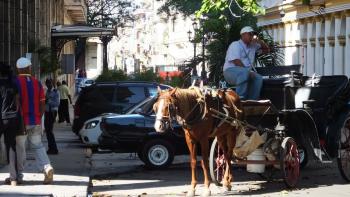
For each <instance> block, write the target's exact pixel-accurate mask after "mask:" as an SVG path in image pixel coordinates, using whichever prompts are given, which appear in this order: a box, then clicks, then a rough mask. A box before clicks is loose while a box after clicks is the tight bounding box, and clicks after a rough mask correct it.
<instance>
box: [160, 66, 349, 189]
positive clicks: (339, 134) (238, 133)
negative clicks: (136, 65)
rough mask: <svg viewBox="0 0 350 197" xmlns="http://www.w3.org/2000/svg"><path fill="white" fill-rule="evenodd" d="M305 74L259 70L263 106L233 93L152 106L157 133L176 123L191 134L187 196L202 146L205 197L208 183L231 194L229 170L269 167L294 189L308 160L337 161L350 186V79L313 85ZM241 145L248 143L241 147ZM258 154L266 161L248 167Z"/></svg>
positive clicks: (169, 94) (164, 96) (181, 97)
mask: <svg viewBox="0 0 350 197" xmlns="http://www.w3.org/2000/svg"><path fill="white" fill-rule="evenodd" d="M299 68H300V66H289V67H272V68H258V69H257V70H258V72H259V73H260V74H262V75H263V76H264V85H263V88H262V91H261V98H262V99H265V100H260V101H240V99H239V97H238V95H237V94H236V93H234V91H232V90H230V89H228V90H223V89H220V90H218V91H216V96H213V95H212V94H208V93H207V91H204V93H203V92H199V91H198V88H197V89H196V88H192V89H179V88H175V89H173V90H169V91H166V92H161V91H159V97H158V99H157V102H156V104H155V106H154V109H155V111H156V123H155V128H156V130H157V131H158V132H164V131H166V130H168V128H169V127H171V126H172V125H171V124H172V123H171V122H172V121H173V120H177V121H178V123H179V124H181V125H182V126H183V128H184V130H185V137H186V142H187V145H188V148H189V151H190V155H191V169H192V184H191V185H192V190H189V192H188V196H194V194H195V193H194V191H195V188H196V184H197V180H196V150H197V149H196V144H200V145H201V151H202V152H201V153H202V158H203V159H202V168H203V171H204V178H205V186H206V187H207V191H206V193H205V194H204V196H209V195H210V189H209V185H210V178H209V176H210V177H211V179H212V180H213V181H214V182H215V183H216V184H217V185H220V184H222V185H223V186H224V187H225V188H226V189H227V190H230V189H231V185H230V182H231V180H232V175H231V170H230V169H231V167H230V166H231V163H235V164H243V165H250V166H251V167H252V165H256V164H258V165H259V164H264V165H265V164H267V165H271V166H273V167H275V168H279V169H280V170H281V171H282V172H283V176H284V181H285V183H286V185H287V187H295V186H296V184H297V182H298V178H299V175H300V167H303V166H305V165H306V163H307V161H308V159H311V158H316V159H318V160H319V161H321V162H324V163H328V162H332V161H333V160H334V159H335V158H337V160H338V166H339V170H340V172H341V175H342V177H343V178H344V179H345V180H346V181H350V105H349V104H348V102H349V99H350V88H349V82H348V78H347V77H346V76H312V77H307V76H303V75H302V74H300V73H298V71H299ZM295 71H296V72H295ZM270 73H273V74H272V76H270V75H271V74H270ZM242 134H243V135H242ZM247 136H248V137H247ZM249 136H250V137H249ZM212 137H215V139H214V141H213V143H212V144H211V148H210V153H208V151H207V149H209V143H208V139H209V138H212ZM240 137H241V138H242V139H244V138H245V140H246V141H245V142H242V143H241V144H240V145H241V147H238V146H240V145H239V144H237V143H240V141H239V139H240ZM236 139H237V140H236ZM247 144H248V145H249V144H253V145H254V146H246V145H247ZM242 147H243V148H242ZM240 148H242V149H240ZM256 149H260V159H247V158H249V156H247V155H248V154H250V153H252V152H254V151H255V150H256ZM237 153H238V154H237ZM208 157H209V161H208V160H207V158H208ZM208 168H209V169H208ZM208 170H209V172H208ZM252 171H254V170H252Z"/></svg>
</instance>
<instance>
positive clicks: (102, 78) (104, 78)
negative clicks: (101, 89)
mask: <svg viewBox="0 0 350 197" xmlns="http://www.w3.org/2000/svg"><path fill="white" fill-rule="evenodd" d="M127 79H128V76H127V75H126V74H125V73H124V71H123V70H108V71H103V72H102V73H101V74H100V75H99V76H98V77H97V79H96V81H97V82H109V81H125V80H127Z"/></svg>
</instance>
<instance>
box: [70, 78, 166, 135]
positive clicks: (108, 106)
mask: <svg viewBox="0 0 350 197" xmlns="http://www.w3.org/2000/svg"><path fill="white" fill-rule="evenodd" d="M158 86H159V87H160V88H161V89H167V88H170V86H166V85H162V84H158V83H152V82H130V81H124V82H123V81H121V82H108V83H96V84H93V85H91V86H89V87H85V88H83V89H82V91H81V92H80V94H79V97H78V99H77V101H76V103H75V106H74V120H73V126H72V130H73V132H74V133H75V134H77V135H78V133H79V131H80V129H81V128H82V127H83V125H84V122H85V121H86V120H89V119H91V118H94V117H96V116H98V115H100V114H103V113H116V114H125V113H126V112H127V111H129V110H130V109H131V108H132V107H134V106H136V105H137V104H139V103H140V102H141V101H143V100H145V98H147V97H150V96H155V95H156V94H157V87H158Z"/></svg>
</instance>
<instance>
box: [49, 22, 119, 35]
mask: <svg viewBox="0 0 350 197" xmlns="http://www.w3.org/2000/svg"><path fill="white" fill-rule="evenodd" d="M114 34H115V29H112V28H99V27H91V26H80V25H72V26H71V25H58V26H54V27H52V28H51V36H52V37H53V38H88V37H101V36H113V35H114Z"/></svg>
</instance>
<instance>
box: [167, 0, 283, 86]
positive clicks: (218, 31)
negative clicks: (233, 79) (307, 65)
mask: <svg viewBox="0 0 350 197" xmlns="http://www.w3.org/2000/svg"><path fill="white" fill-rule="evenodd" d="M190 2H192V5H195V6H192V7H189V6H190V5H191V4H190ZM165 5H166V7H167V8H165V7H164V6H163V7H162V8H161V9H160V12H165V13H168V14H169V13H171V12H170V10H171V9H172V10H177V11H178V12H181V13H182V14H184V15H185V16H190V15H195V16H196V17H197V19H199V18H201V16H206V19H201V20H200V21H201V29H200V30H199V32H197V38H196V39H195V40H196V41H197V42H200V40H201V39H200V37H201V36H202V35H206V37H209V38H210V39H209V41H208V42H207V43H206V52H207V54H206V56H205V57H200V56H199V57H197V58H196V59H193V60H192V63H191V64H190V65H192V66H194V65H196V64H197V63H198V62H200V61H201V60H203V59H204V60H206V61H207V63H208V65H209V80H210V81H211V82H214V83H215V84H216V83H217V82H218V81H219V80H221V79H222V66H223V65H224V61H225V56H226V50H227V48H228V46H229V45H230V44H231V43H232V42H233V41H235V40H239V39H240V30H241V28H242V27H244V26H247V25H249V26H252V27H253V28H255V29H256V30H257V33H258V37H259V38H260V39H262V40H264V41H265V42H266V43H267V44H268V45H269V46H270V47H271V48H272V50H271V52H270V53H269V54H265V55H261V56H257V59H256V62H258V63H259V64H260V65H261V66H271V65H280V64H281V63H282V62H283V56H282V54H281V52H280V50H279V48H278V47H277V46H276V44H275V43H274V42H273V39H272V38H271V37H270V36H269V35H267V33H266V32H264V31H263V30H262V29H260V28H258V27H257V26H256V23H257V18H256V16H255V15H256V14H261V13H263V12H264V10H263V9H262V8H260V7H259V6H258V4H257V1H256V0H232V1H231V0H166V2H165Z"/></svg>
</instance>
